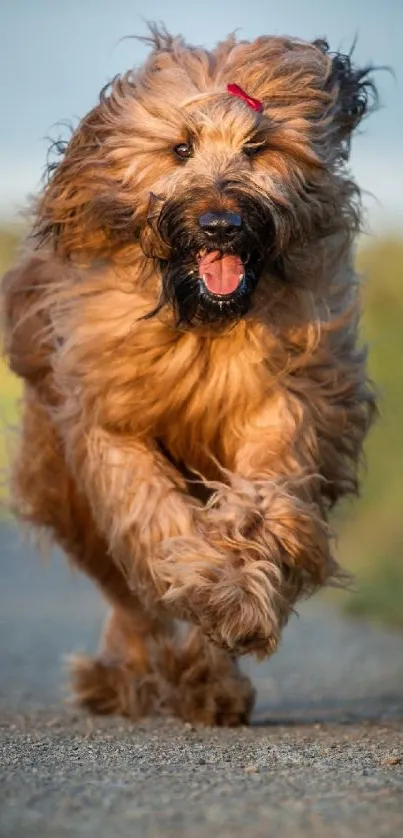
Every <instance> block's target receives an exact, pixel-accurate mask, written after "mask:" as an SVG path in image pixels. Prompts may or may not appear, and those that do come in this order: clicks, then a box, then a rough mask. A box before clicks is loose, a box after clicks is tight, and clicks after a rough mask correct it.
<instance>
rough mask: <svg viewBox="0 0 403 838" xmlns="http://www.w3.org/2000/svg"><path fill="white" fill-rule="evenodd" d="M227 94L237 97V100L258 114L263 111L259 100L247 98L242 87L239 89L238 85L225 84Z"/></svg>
mask: <svg viewBox="0 0 403 838" xmlns="http://www.w3.org/2000/svg"><path fill="white" fill-rule="evenodd" d="M227 93H230V94H231V96H238V99H243V101H244V102H246V104H247V105H249V107H250V108H252V110H254V111H258V112H259V113H260V112H261V111H262V110H263V104H262V102H261V101H260V99H254V98H253V97H252V96H248V94H247V93H245V91H244V90H242V87H239V84H227Z"/></svg>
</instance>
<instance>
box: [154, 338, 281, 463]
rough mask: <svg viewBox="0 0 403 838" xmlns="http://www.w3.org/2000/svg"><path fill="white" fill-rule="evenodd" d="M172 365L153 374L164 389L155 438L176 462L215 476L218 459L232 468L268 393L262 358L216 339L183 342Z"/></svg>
mask: <svg viewBox="0 0 403 838" xmlns="http://www.w3.org/2000/svg"><path fill="white" fill-rule="evenodd" d="M172 361H173V363H170V364H168V365H166V366H165V368H164V371H163V370H162V369H160V368H159V365H158V364H156V365H155V368H154V369H153V371H152V379H153V382H154V384H155V388H156V389H158V390H160V388H161V386H163V393H162V392H161V393H160V395H161V401H160V411H159V415H158V417H156V422H155V435H156V436H157V438H158V439H160V440H161V442H162V443H163V445H164V446H165V447H166V449H167V451H168V452H169V454H170V455H171V456H172V457H173V458H174V459H175V460H176V461H178V462H181V463H183V464H184V465H185V466H186V467H187V468H189V469H191V470H196V471H201V472H202V473H203V474H204V475H206V476H207V477H208V476H210V475H211V476H212V477H214V476H216V467H214V464H213V461H214V459H215V460H217V461H218V462H219V463H220V465H223V466H225V467H227V468H231V467H233V464H234V458H235V456H236V452H237V450H238V448H239V446H240V444H241V442H242V438H243V434H244V427H245V424H246V423H247V422H248V418H249V417H250V416H251V415H252V414H253V413H254V412H256V409H258V407H259V405H260V403H261V401H262V399H263V398H264V394H265V392H267V385H268V381H267V379H268V373H267V368H266V365H265V363H264V359H263V358H262V357H260V356H259V353H256V351H255V352H253V351H251V347H250V346H249V345H248V343H247V342H245V341H242V342H241V341H236V340H234V339H233V338H232V339H231V338H229V339H228V340H225V339H224V338H217V339H216V340H215V341H212V340H211V341H204V342H200V340H199V341H198V342H196V341H194V340H189V341H185V342H183V344H179V345H178V346H177V354H176V355H175V352H173V353H172ZM150 385H151V382H150ZM152 390H153V387H151V386H150V394H151V391H152Z"/></svg>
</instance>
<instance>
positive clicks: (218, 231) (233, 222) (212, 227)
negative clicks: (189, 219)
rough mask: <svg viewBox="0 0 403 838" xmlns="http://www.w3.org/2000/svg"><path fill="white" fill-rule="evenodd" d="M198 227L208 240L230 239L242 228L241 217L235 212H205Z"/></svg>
mask: <svg viewBox="0 0 403 838" xmlns="http://www.w3.org/2000/svg"><path fill="white" fill-rule="evenodd" d="M199 226H200V227H201V229H202V230H203V232H204V233H205V234H206V235H207V236H209V237H210V238H215V239H231V238H233V237H234V236H235V235H236V234H237V233H239V231H240V229H241V227H242V217H241V216H240V215H238V214H237V213H236V212H205V213H203V215H201V216H200V218H199Z"/></svg>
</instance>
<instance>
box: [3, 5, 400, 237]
mask: <svg viewBox="0 0 403 838" xmlns="http://www.w3.org/2000/svg"><path fill="white" fill-rule="evenodd" d="M0 13H1V14H0V21H1V28H0V78H1V80H2V85H1V87H2V90H1V108H0V221H1V220H7V219H9V218H13V217H14V216H15V214H16V213H18V212H19V211H20V210H21V209H23V207H24V202H25V201H26V198H27V196H28V195H29V194H32V193H33V192H35V191H36V190H37V189H38V187H39V185H40V179H41V176H42V173H43V170H44V165H45V161H46V151H47V147H48V145H49V137H51V138H52V137H53V138H55V137H58V136H60V134H62V135H63V134H64V135H66V131H65V129H63V128H62V127H60V123H62V122H63V121H66V122H70V123H71V122H73V123H76V122H77V121H78V119H79V118H80V117H82V116H84V115H85V113H86V112H87V111H88V110H90V109H91V107H92V106H93V105H94V104H95V103H96V100H97V96H98V93H99V91H100V89H101V88H102V87H103V86H104V84H105V83H106V82H107V81H108V80H109V79H110V78H112V77H113V76H114V75H115V74H116V73H118V72H123V71H125V70H127V69H128V68H129V67H131V66H138V65H139V64H141V63H142V61H143V59H144V57H145V55H146V52H147V48H146V46H145V45H144V44H142V43H139V42H138V41H136V40H134V39H129V38H125V36H129V35H143V34H145V33H146V21H147V20H151V21H163V22H164V23H165V24H166V26H167V28H168V29H169V31H171V32H172V33H174V34H182V35H183V36H184V37H185V39H186V40H187V41H188V42H190V43H194V44H198V45H203V46H206V47H212V46H214V45H215V44H216V43H217V41H219V40H221V39H222V38H223V37H225V36H226V35H227V34H228V33H229V32H232V31H234V30H238V33H239V37H240V38H242V39H253V38H255V37H256V36H258V35H262V34H266V35H267V34H273V35H284V34H286V35H294V36H297V37H298V38H305V39H309V40H313V39H314V38H316V37H321V36H326V37H327V39H328V41H329V43H330V46H331V49H332V50H337V49H342V50H345V51H348V50H349V48H350V46H351V44H352V42H353V40H354V38H357V39H358V42H357V46H356V50H355V56H356V62H357V63H358V64H360V63H363V64H366V63H368V62H370V63H373V64H375V65H388V66H389V67H391V68H392V70H393V74H392V73H388V72H381V71H380V72H379V73H378V74H377V81H378V87H379V91H380V98H381V107H380V109H379V111H378V112H377V113H376V114H373V115H371V117H370V118H369V119H368V120H367V121H365V122H364V124H363V126H362V127H361V129H360V134H359V135H358V136H356V139H355V143H354V145H353V153H352V169H353V171H354V173H355V175H356V177H357V179H358V180H359V182H360V185H361V186H362V188H363V189H364V190H365V198H364V203H365V208H366V212H367V217H368V229H369V230H370V231H371V232H373V233H376V232H377V231H378V230H382V231H383V230H385V229H388V228H394V229H400V230H401V229H402V228H403V142H402V135H403V49H402V37H403V0H280V2H279V0H203V2H198V0H147V2H145V3H140V2H138V0H67V1H66V0H0ZM58 123H59V125H58ZM367 193H368V194H367Z"/></svg>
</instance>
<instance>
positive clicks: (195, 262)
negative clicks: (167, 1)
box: [39, 31, 374, 324]
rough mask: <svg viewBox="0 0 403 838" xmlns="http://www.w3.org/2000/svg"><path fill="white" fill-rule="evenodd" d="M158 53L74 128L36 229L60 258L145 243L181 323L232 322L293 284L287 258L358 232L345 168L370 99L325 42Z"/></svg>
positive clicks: (164, 39) (162, 42) (165, 40)
mask: <svg viewBox="0 0 403 838" xmlns="http://www.w3.org/2000/svg"><path fill="white" fill-rule="evenodd" d="M153 46H154V49H153V51H152V53H151V56H150V58H149V59H148V61H147V63H146V65H145V67H144V69H143V70H141V71H140V72H139V73H138V74H135V73H133V72H130V73H128V74H126V75H125V76H123V77H121V78H118V79H117V80H115V81H114V82H113V83H112V85H111V86H110V88H109V89H108V90H107V91H106V93H104V94H103V95H102V96H101V101H100V105H99V106H97V107H96V108H95V109H94V110H93V111H92V112H91V113H90V114H89V115H88V117H87V118H86V119H84V120H83V122H82V123H81V125H80V126H79V129H78V130H77V132H76V134H75V136H74V137H73V139H72V141H71V142H70V144H69V145H68V146H67V149H66V153H65V156H64V159H63V160H62V162H61V163H59V165H58V166H57V167H56V168H55V171H54V172H53V174H52V176H51V179H50V183H49V185H48V187H47V189H46V190H45V193H44V196H43V199H42V201H41V203H40V206H39V232H40V233H42V235H44V236H45V237H46V236H48V235H49V233H50V234H51V236H52V237H53V239H54V241H55V242H56V244H57V246H58V247H59V248H60V250H61V251H62V252H63V253H64V254H67V255H71V254H72V253H77V252H80V251H84V252H85V253H86V255H87V256H88V253H91V252H92V253H93V254H94V255H95V256H97V257H99V256H100V255H103V254H105V253H108V254H113V255H114V256H116V254H120V256H122V254H126V257H128V258H129V259H130V254H131V253H133V248H136V247H137V248H138V247H139V246H141V248H142V251H143V253H144V254H145V256H146V257H147V259H149V260H152V263H153V265H157V268H158V271H159V276H160V281H161V301H162V302H163V303H169V304H171V305H172V306H173V308H174V310H175V312H176V315H177V319H179V320H180V321H182V322H185V323H187V324H192V323H195V322H200V321H202V322H205V321H206V322H209V323H226V322H228V321H231V320H233V319H234V318H239V317H241V316H243V315H244V314H246V312H247V311H248V310H249V308H250V306H251V305H252V303H253V292H254V290H255V288H256V286H257V284H258V283H264V282H266V283H267V288H268V289H269V287H270V282H273V281H274V282H276V281H277V282H284V281H285V280H286V279H287V278H288V277H287V260H288V259H289V258H290V254H294V255H295V254H298V253H302V252H303V251H304V249H308V248H310V249H312V248H314V247H315V245H316V244H317V243H318V242H319V241H323V240H326V239H327V238H329V237H332V236H334V235H335V234H340V233H341V234H343V235H347V236H349V235H350V234H351V232H354V231H355V227H356V225H357V223H358V215H359V214H358V211H357V202H356V199H357V194H358V193H357V188H356V186H355V184H354V183H353V182H352V180H351V178H350V177H349V175H348V172H347V171H346V169H345V161H346V159H347V156H348V147H349V142H350V136H351V132H352V130H353V128H354V127H355V126H356V125H357V124H358V122H359V121H360V119H361V118H362V116H363V115H364V113H365V111H366V108H367V104H368V94H369V93H371V92H373V90H374V88H373V85H372V82H371V81H370V80H369V78H368V70H367V69H364V70H357V69H355V68H354V67H353V66H352V64H351V62H350V59H349V58H348V57H346V56H341V55H335V56H332V55H331V54H330V53H329V51H328V47H327V45H326V44H325V43H324V42H315V43H313V44H308V43H303V42H300V41H291V40H285V39H280V38H260V39H258V40H257V41H255V42H254V43H252V44H249V43H240V44H235V43H234V41H233V40H232V39H229V40H228V41H227V42H225V43H224V44H222V45H220V46H219V47H218V48H217V49H216V50H215V51H214V52H211V53H208V52H206V51H204V50H200V49H191V48H189V47H187V46H186V45H185V44H184V43H183V42H182V41H180V40H178V39H171V38H170V37H169V36H168V35H166V34H164V33H163V34H161V33H158V32H156V31H155V32H154V38H153ZM228 85H229V86H230V87H229V88H228ZM234 85H237V86H238V89H237V88H235V94H234V92H233V90H234V87H233V86H234ZM239 88H241V89H240V90H239ZM250 97H253V99H252V100H251V98H250ZM268 293H269V290H268Z"/></svg>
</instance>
